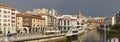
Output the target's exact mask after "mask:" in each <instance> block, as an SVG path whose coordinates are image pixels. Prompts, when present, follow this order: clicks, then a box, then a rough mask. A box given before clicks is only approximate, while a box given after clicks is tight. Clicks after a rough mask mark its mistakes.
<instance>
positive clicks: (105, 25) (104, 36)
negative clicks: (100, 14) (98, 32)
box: [104, 24, 106, 42]
mask: <svg viewBox="0 0 120 42" xmlns="http://www.w3.org/2000/svg"><path fill="white" fill-rule="evenodd" d="M104 38H105V39H104V42H106V24H105V25H104Z"/></svg>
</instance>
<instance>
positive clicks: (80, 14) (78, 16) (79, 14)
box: [77, 10, 82, 19]
mask: <svg viewBox="0 0 120 42" xmlns="http://www.w3.org/2000/svg"><path fill="white" fill-rule="evenodd" d="M80 17H82V13H81V11H80V10H79V13H78V14H77V19H79V18H80Z"/></svg>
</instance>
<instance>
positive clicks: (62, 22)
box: [57, 15, 77, 32]
mask: <svg viewBox="0 0 120 42" xmlns="http://www.w3.org/2000/svg"><path fill="white" fill-rule="evenodd" d="M57 28H58V30H60V31H61V32H67V31H68V30H70V29H72V28H77V19H76V18H75V17H72V16H71V15H62V16H61V17H57Z"/></svg>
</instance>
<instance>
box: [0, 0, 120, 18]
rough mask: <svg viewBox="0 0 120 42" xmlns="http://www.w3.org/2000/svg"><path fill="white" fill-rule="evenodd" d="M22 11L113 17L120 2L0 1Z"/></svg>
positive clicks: (88, 0) (117, 0)
mask: <svg viewBox="0 0 120 42" xmlns="http://www.w3.org/2000/svg"><path fill="white" fill-rule="evenodd" d="M0 2H1V3H6V4H9V5H11V6H14V7H16V8H17V9H18V10H20V11H24V12H25V11H27V10H32V9H34V8H48V9H52V8H54V9H57V10H58V11H59V13H61V14H77V13H78V10H81V11H82V13H83V15H85V16H112V15H113V14H114V13H115V12H117V11H118V10H120V5H119V4H120V0H0Z"/></svg>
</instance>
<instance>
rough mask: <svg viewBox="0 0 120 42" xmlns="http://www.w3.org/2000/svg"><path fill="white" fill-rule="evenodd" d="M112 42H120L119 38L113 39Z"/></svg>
mask: <svg viewBox="0 0 120 42" xmlns="http://www.w3.org/2000/svg"><path fill="white" fill-rule="evenodd" d="M111 42H119V39H118V38H112V39H111Z"/></svg>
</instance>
